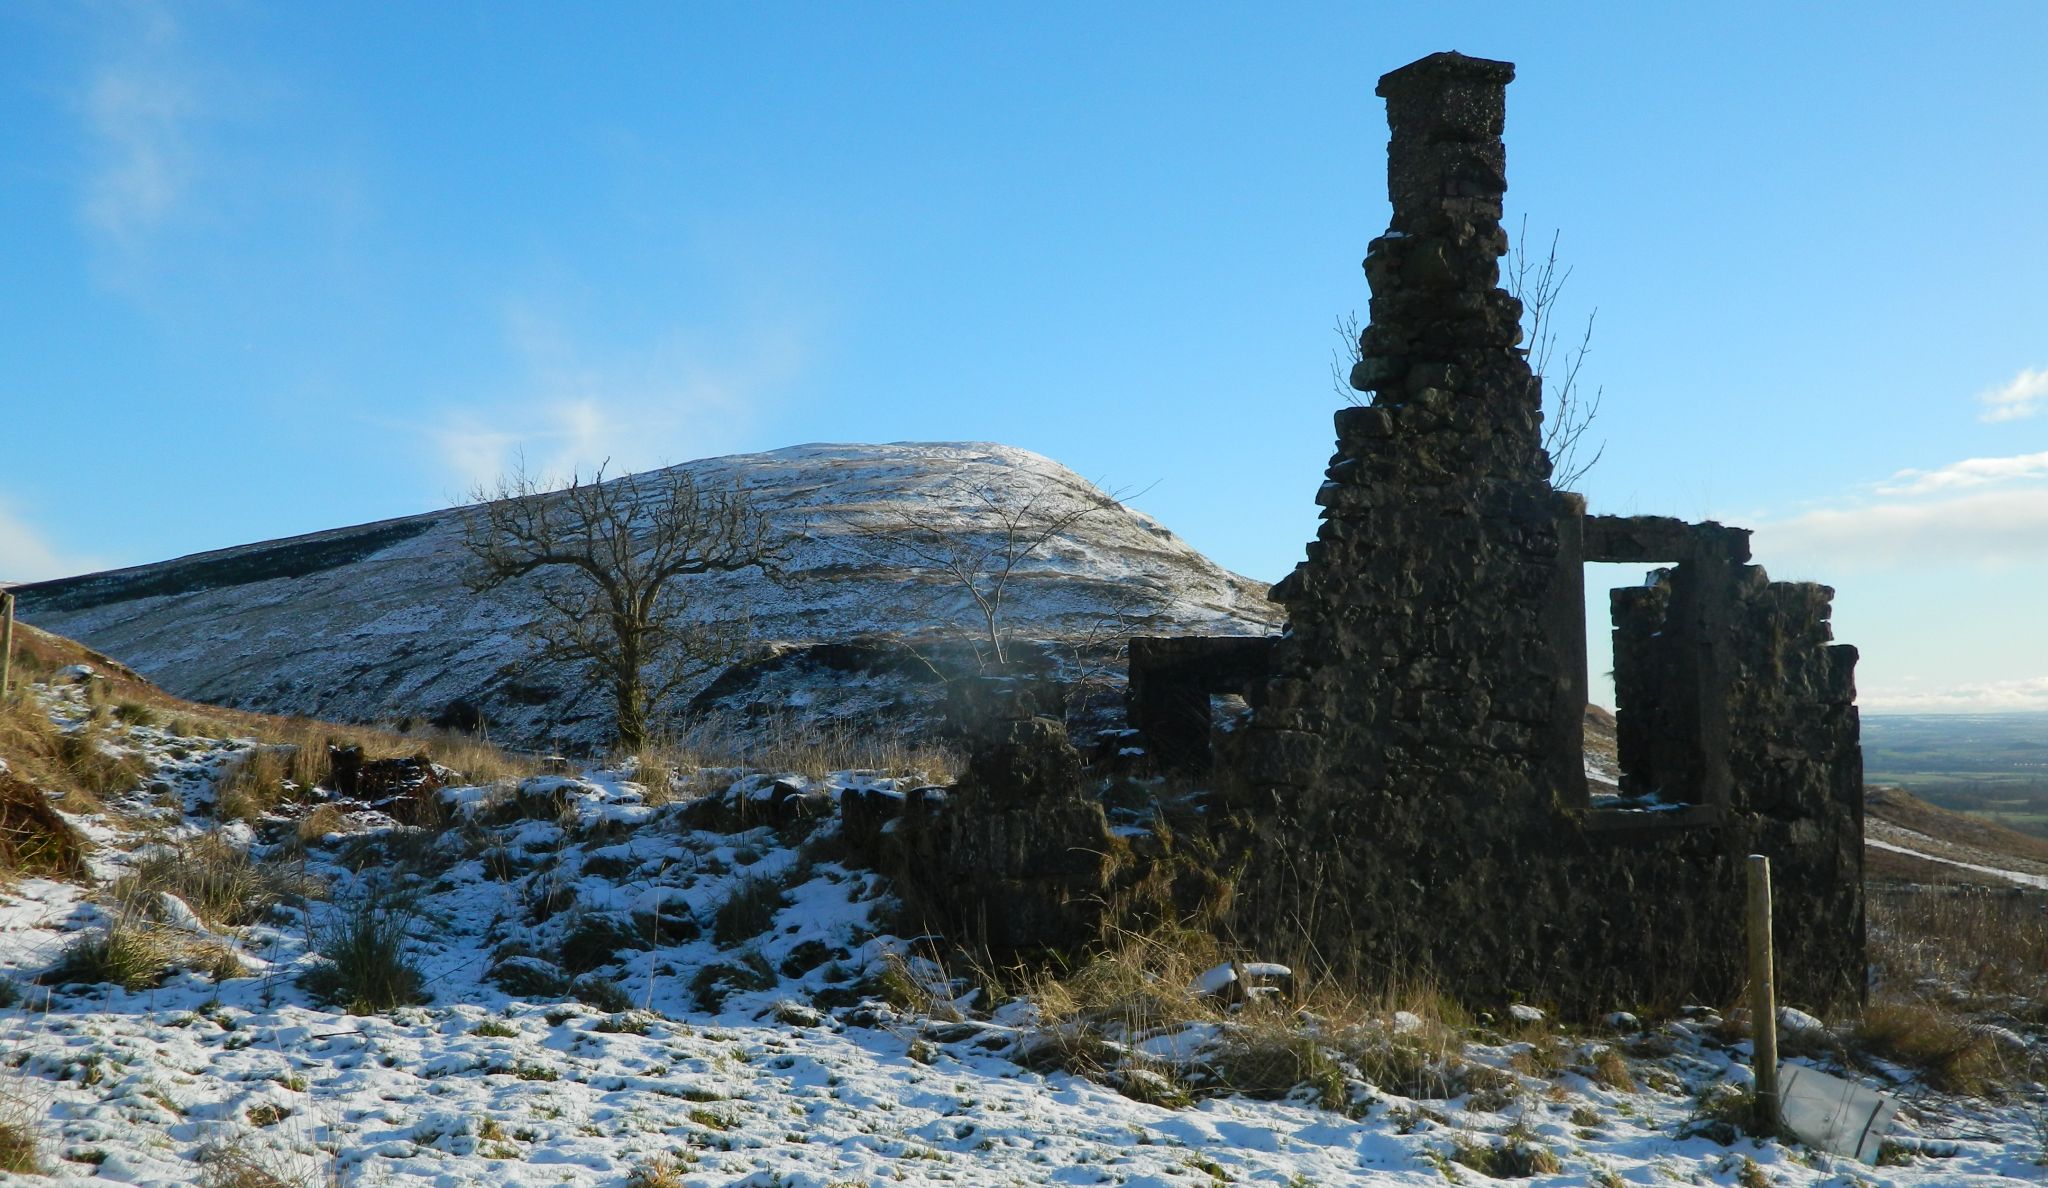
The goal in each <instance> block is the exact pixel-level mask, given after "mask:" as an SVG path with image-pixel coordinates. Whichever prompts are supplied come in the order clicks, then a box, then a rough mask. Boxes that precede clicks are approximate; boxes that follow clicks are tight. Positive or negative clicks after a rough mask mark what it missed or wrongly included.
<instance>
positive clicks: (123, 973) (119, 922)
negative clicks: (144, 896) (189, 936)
mask: <svg viewBox="0 0 2048 1188" xmlns="http://www.w3.org/2000/svg"><path fill="white" fill-rule="evenodd" d="M184 956H185V941H184V937H183V936H182V935H181V934H179V933H175V932H172V931H171V930H169V929H165V928H160V927H158V926H157V925H156V924H154V923H152V922H151V921H150V920H149V918H148V917H147V915H145V914H144V912H143V911H142V909H141V907H140V905H137V904H132V903H124V904H122V905H120V906H119V908H118V909H117V910H116V912H115V914H114V917H113V919H111V920H109V921H108V922H107V923H106V924H105V925H103V926H102V927H99V928H96V929H93V930H92V931H91V932H88V933H86V934H84V935H83V936H80V937H79V938H78V939H77V940H74V941H73V942H71V946H70V947H69V948H67V949H66V950H64V958H63V960H62V961H61V962H60V963H59V964H58V966H57V969H56V971H55V972H54V977H55V978H56V979H57V980H59V981H65V982H85V983H89V984H108V985H114V986H119V987H121V988H122V989H123V990H130V991H133V990H147V989H150V988H152V987H154V986H158V985H161V984H162V983H163V980H164V978H165V977H167V976H169V974H170V972H171V970H173V969H175V968H177V966H178V964H179V962H180V961H181V959H182V958H183V957H184Z"/></svg>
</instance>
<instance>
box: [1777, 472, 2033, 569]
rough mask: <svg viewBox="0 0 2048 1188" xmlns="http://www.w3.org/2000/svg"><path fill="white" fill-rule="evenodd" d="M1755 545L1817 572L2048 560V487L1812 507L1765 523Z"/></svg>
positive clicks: (2004, 563) (1992, 564)
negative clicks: (1851, 505) (1867, 503)
mask: <svg viewBox="0 0 2048 1188" xmlns="http://www.w3.org/2000/svg"><path fill="white" fill-rule="evenodd" d="M1756 551H1757V554H1758V555H1759V556H1760V557H1763V558H1765V559H1766V560H1767V561H1776V560H1777V559H1780V558H1783V559H1789V560H1791V561H1793V562H1794V563H1796V565H1797V566H1798V567H1799V568H1800V569H1802V570H1808V569H1810V570H1811V571H1813V572H1819V573H1834V572H1847V571H1856V570H1870V569H1885V568H1891V567H1895V566H1900V565H1910V566H1924V565H1927V564H1930V563H1935V562H1943V563H1963V564H1974V565H1977V566H1992V567H1998V566H2010V565H2017V564H2027V563H2037V562H2048V488H2042V487H2033V488H2025V489H2020V490H2005V491H1980V492H1976V493H1973V494H1967V495H1957V496H1952V497H1949V498H1946V499H1935V500H1927V501H1910V500H1894V501H1887V502H1881V503H1873V504H1870V505H1868V506H1863V507H1847V508H1827V509H1822V510H1818V511H1810V512H1806V513H1804V514H1803V515H1798V516H1794V517H1792V518H1791V519H1787V520H1781V521H1778V522H1776V523H1764V524H1760V525H1759V526H1758V527H1757V529H1756Z"/></svg>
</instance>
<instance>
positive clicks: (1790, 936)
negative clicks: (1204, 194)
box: [896, 53, 1864, 1015]
mask: <svg viewBox="0 0 2048 1188" xmlns="http://www.w3.org/2000/svg"><path fill="white" fill-rule="evenodd" d="M1513 77H1514V68H1513V67H1512V66H1511V65H1509V64H1508V63H1505V62H1493V61H1486V60H1483V59H1478V58H1469V57H1465V56H1463V55H1460V54H1455V53H1446V54H1435V55H1432V56H1430V57H1427V58H1424V59H1422V60H1421V61H1418V62H1414V63H1412V64H1410V65H1408V66H1404V67H1402V68H1401V69H1399V70H1396V71H1394V72H1392V73H1391V74H1388V75H1386V76H1385V77H1384V78H1382V79H1381V80H1380V84H1379V94H1380V95H1381V96H1383V97H1384V98H1385V99H1386V102H1387V116H1388V122H1389V123H1390V124H1391V126H1392V130H1393V139H1392V143H1391V144H1390V146H1389V150H1388V163H1387V185H1388V191H1389V194H1390V196H1391V198H1392V200H1393V223H1392V226H1391V227H1389V228H1388V230H1387V232H1386V234H1384V235H1382V236H1381V237H1379V238H1378V239H1375V240H1373V241H1372V243H1371V245H1370V247H1369V249H1368V254H1367V256H1366V260H1365V272H1366V277H1367V279H1368V281H1369V282H1370V284H1371V287H1372V306H1371V311H1372V317H1371V324H1370V325H1369V326H1368V327H1367V328H1366V330H1365V332H1364V333H1363V335H1362V336H1361V341H1360V346H1361V348H1362V351H1361V353H1362V360H1361V361H1360V362H1359V364H1358V365H1357V367H1356V368H1355V370H1354V371H1353V373H1352V376H1351V382H1352V384H1353V386H1354V387H1356V388H1358V389H1359V390H1360V391H1362V392H1366V393H1370V394H1371V400H1370V401H1369V402H1367V403H1365V404H1363V405H1360V406H1357V407H1349V408H1344V409H1340V410H1339V411H1338V412H1337V414H1336V431H1337V450H1336V454H1335V456H1334V457H1333V458H1332V459H1331V461H1330V465H1329V469H1328V470H1327V471H1326V472H1325V474H1326V477H1325V480H1324V482H1323V483H1322V485H1321V488H1320V489H1319V490H1318V491H1317V493H1316V502H1317V503H1318V504H1320V505H1321V506H1322V508H1323V512H1322V518H1323V524H1322V528H1321V530H1320V532H1319V533H1318V535H1317V538H1316V540H1314V541H1313V542H1311V543H1310V544H1309V546H1308V558H1307V560H1306V561H1304V562H1303V563H1302V564H1301V565H1299V566H1298V567H1297V568H1296V569H1295V571H1294V573H1293V574H1291V575H1290V576H1289V577H1287V578H1286V579H1285V580H1284V581H1282V582H1281V583H1280V584H1279V585H1278V586H1276V587H1274V591H1273V597H1274V598H1275V599H1276V600H1277V601H1279V602H1281V603H1283V604H1284V605H1285V607H1286V609H1287V612H1288V616H1289V622H1288V626H1287V629H1286V631H1285V633H1284V634H1283V635H1281V636H1279V637H1277V638H1266V639H1258V638H1251V639H1247V638H1242V637H1232V638H1212V637H1179V638H1161V639H1139V640H1135V641H1133V643H1132V648H1131V656H1130V686H1129V699H1130V717H1131V724H1132V725H1133V726H1134V727H1136V728H1137V731H1138V732H1139V733H1140V735H1141V736H1142V741H1143V743H1144V747H1145V749H1146V750H1147V751H1148V752H1149V754H1150V756H1151V757H1152V758H1153V759H1154V760H1155V761H1157V762H1158V763H1160V764H1162V765H1164V766H1167V767H1178V768H1180V769H1183V770H1188V771H1194V772H1198V773H1201V774H1199V775H1198V776H1197V779H1196V781H1195V782H1196V783H1197V784H1198V785H1199V786H1205V787H1208V788H1210V789H1212V790H1213V794H1212V796H1211V797H1210V799H1209V801H1208V803H1207V804H1206V805H1205V806H1203V808H1204V810H1205V811H1203V812H1201V813H1200V819H1201V820H1200V824H1199V825H1198V826H1196V827H1194V828H1193V829H1192V830H1191V829H1190V827H1189V826H1188V825H1187V823H1186V822H1182V823H1180V824H1179V825H1178V826H1176V827H1174V828H1171V829H1164V830H1154V831H1151V832H1150V833H1147V832H1145V831H1143V830H1137V831H1133V830H1131V829H1129V828H1125V829H1121V830H1119V829H1112V828H1111V827H1110V824H1109V822H1108V821H1107V820H1106V819H1105V816H1104V811H1103V806H1102V805H1101V804H1100V803H1098V802H1097V801H1096V800H1094V799H1091V797H1090V796H1089V795H1088V794H1087V793H1086V791H1085V790H1084V788H1083V786H1082V785H1083V780H1082V777H1081V774H1080V770H1079V767H1078V765H1077V763H1075V762H1074V761H1073V760H1072V759H1071V756H1072V752H1071V750H1068V749H1067V748H1066V742H1065V735H1064V732H1063V731H1061V730H1060V729H1059V725H1058V723H1056V722H1050V721H1046V720H1044V719H1037V720H1033V721H1028V722H1027V721H1022V720H1020V721H1018V722H1017V723H1016V724H1015V725H1014V726H1013V727H1012V728H1011V730H1010V734H1009V735H1008V736H1007V738H1006V739H1003V740H999V741H998V742H997V743H996V744H995V745H990V746H984V747H982V748H981V749H980V751H979V754H978V756H977V760H976V762H975V763H974V764H971V765H970V769H969V771H968V773H967V776H966V777H965V778H964V779H963V780H962V781H961V785H960V787H959V788H957V789H956V790H955V791H956V795H955V796H954V798H953V799H952V801H951V803H950V804H949V805H945V806H943V807H942V806H941V805H940V803H939V802H937V801H934V802H930V803H927V804H924V805H922V806H914V807H913V809H912V810H911V811H910V812H909V813H908V814H907V816H906V819H905V820H904V821H903V822H901V823H900V824H901V826H902V828H901V829H900V831H899V861H898V863H897V868H896V869H897V872H898V874H899V878H900V879H901V885H902V886H903V887H904V888H905V889H906V892H907V894H908V897H909V898H910V899H911V900H912V901H913V902H914V903H917V904H919V905H921V906H922V908H923V909H925V910H927V911H928V913H929V914H930V915H932V916H933V917H935V918H937V919H938V920H939V921H940V922H942V926H945V927H947V928H948V929H949V931H953V930H958V931H964V932H966V933H969V934H972V935H973V937H974V938H975V939H977V940H979V941H980V942H981V943H985V944H990V945H992V946H994V947H996V948H999V949H1002V948H1011V949H1014V948H1030V947H1034V946H1036V947H1045V946H1048V945H1049V946H1052V947H1059V946H1060V945H1062V944H1066V943H1073V942H1075V941H1076V940H1077V939H1079V940H1082V941H1085V938H1086V937H1087V936H1088V935H1089V934H1090V933H1091V930H1092V931H1094V932H1095V933H1096V934H1097V935H1099V934H1100V930H1101V929H1102V928H1104V927H1108V926H1112V925H1114V924H1117V923H1121V922H1124V921H1125V920H1128V919H1129V918H1130V916H1131V914H1132V913H1139V914H1144V913H1149V914H1150V916H1151V918H1152V919H1153V920H1155V921H1156V920H1158V919H1159V918H1160V917H1162V916H1170V917H1174V918H1176V919H1180V920H1183V921H1185V920H1186V919H1188V918H1190V917H1199V918H1202V919H1206V920H1209V921H1212V922H1214V923H1216V924H1217V925H1218V926H1219V927H1221V928H1222V929H1223V930H1224V931H1225V932H1226V934H1227V935H1228V937H1229V939H1231V940H1233V941H1234V942H1236V943H1238V944H1240V945H1242V946H1244V947H1246V948H1248V949H1251V950H1253V951H1255V952H1257V953H1258V954H1259V955H1261V956H1269V957H1278V958H1281V959H1286V960H1303V959H1305V960H1307V961H1309V962H1311V963H1313V964H1316V965H1320V966H1323V967H1325V968H1327V969H1328V970H1329V971H1330V972H1334V973H1336V974H1338V975H1340V976H1347V977H1357V978H1362V979H1364V980H1365V981H1367V982H1368V983H1373V984H1384V983H1389V982H1392V983H1402V982H1407V983H1418V982H1429V983H1433V984H1434V985H1436V986H1438V987H1440V988H1441V989H1443V990H1445V991H1447V992H1449V993H1450V994H1452V995H1454V996H1456V997H1459V998H1462V999H1465V1000H1468V1001H1477V1002H1484V1001H1497V1000H1499V999H1502V998H1505V997H1510V996H1512V997H1520V998H1524V999H1528V1000H1533V1001H1539V1002H1548V1003H1551V1004H1554V1005H1556V1006H1558V1007H1560V1008H1562V1009H1563V1010H1565V1011H1566V1012H1568V1013H1572V1014H1580V1015H1584V1014H1591V1013H1594V1012H1598V1011H1603V1010H1609V1009H1615V1008H1624V1007H1633V1006H1641V1005H1676V1004H1677V1003H1679V1002H1686V1001H1692V1002H1706V1003H1710V1004H1714V1005H1723V1004H1727V1003H1730V1002H1733V1001H1735V1000H1736V999H1737V997H1738V995H1739V994H1740V993H1741V990H1742V986H1743V967H1742V954H1743V914H1742V908H1743V900H1744V878H1743V865H1744V858H1745V856H1746V855H1748V854H1751V853H1763V854H1767V855H1769V856H1770V857H1771V858H1772V861H1773V873H1774V883H1775V889H1776V896H1777V906H1778V912H1777V915H1778V930H1777V941H1778V973H1779V984H1780V991H1781V994H1782V995H1783V997H1784V998H1785V1000H1787V1001H1789V1002H1793V1003H1797V1004H1800V1005H1803V1006H1807V1007H1810V1008H1815V1009H1820V1010H1831V1009H1836V1008H1840V1007H1845V1006H1853V1005H1855V1004H1858V1003H1860V1001H1861V998H1862V994H1863V986H1864V923H1863V877H1862V876H1863V820H1862V760H1861V753H1860V751H1859V750H1858V745H1857V716H1856V708H1855V704H1854V702H1855V687H1854V680H1853V674H1854V668H1855V662H1856V652H1855V649H1854V648H1851V647H1847V646H1844V645H1837V644H1833V643H1831V642H1830V640H1831V635H1830V631H1829V626H1828V615H1829V600H1830V597H1831V594H1832V592H1831V591H1830V590H1829V589H1828V588H1827V587H1825V586H1819V585H1813V584H1807V583H1790V582H1773V581H1771V580H1770V579H1769V578H1768V577H1767V576H1766V575H1765V573H1764V571H1763V570H1762V569H1761V568H1759V567H1757V566H1755V565H1751V564H1749V563H1748V561H1749V548H1748V533H1747V532H1746V531H1744V530H1742V529H1738V528H1727V527H1723V526H1722V525H1720V524H1714V523H1704V524H1687V523H1683V522H1681V521H1678V520H1674V519H1666V518H1661V517H1654V516H1632V517H1614V516H1596V515H1588V514H1587V511H1586V505H1585V501H1584V499H1582V498H1581V497H1580V496H1578V495H1575V494H1572V493H1570V492H1567V491H1560V490H1557V489H1556V488H1554V487H1553V486H1552V485H1551V483H1550V473H1551V463H1550V459H1549V458H1548V457H1546V455H1545V452H1544V448H1543V431H1542V419H1543V417H1542V388H1541V381H1540V380H1539V379H1538V378H1537V377H1536V376H1534V375H1533V374H1532V373H1531V371H1530V368H1529V364H1528V361H1527V359H1526V358H1525V355H1524V352H1523V351H1522V350H1521V349H1520V342H1521V337H1522V331H1521V325H1520V323H1521V313H1522V310H1521V306H1520V303H1519V302H1518V301H1516V299H1515V298H1514V297H1512V296H1510V295H1509V294H1508V293H1507V292H1505V291H1503V290H1502V289H1501V287H1500V267H1499V261H1500V257H1501V256H1502V255H1503V254H1504V253H1505V252H1506V250H1507V236H1506V235H1505V233H1504V232H1503V231H1502V229H1501V214H1502V205H1501V200H1502V195H1503V194H1504V193H1505V191H1506V189H1507V180H1506V167H1507V156H1506V150H1505V148H1504V147H1503V144H1502V141H1501V133H1502V126H1503V122H1504V116H1505V99H1506V89H1507V84H1508V82H1509V81H1510V80H1511V79H1512V78H1513ZM1591 562H1632V563H1640V564H1641V565H1643V566H1644V568H1645V570H1646V571H1647V572H1648V575H1649V576H1648V580H1646V581H1645V582H1644V583H1643V584H1642V585H1640V586H1633V587H1630V588H1626V589H1619V590H1615V591H1612V593H1611V595H1610V599H1611V604H1612V610H1613V622H1614V655H1615V673H1614V676H1615V684H1616V694H1617V702H1618V705H1617V714H1616V717H1617V735H1618V749H1619V753H1620V763H1621V768H1622V777H1621V787H1620V792H1621V795H1618V796H1614V795H1609V796H1603V797H1602V798H1601V799H1600V800H1599V801H1597V802H1596V800H1595V799H1594V797H1593V796H1591V795H1590V794H1589V791H1588V783H1587V777H1586V769H1585V761H1584V749H1585V748H1584V741H1585V740H1584V723H1585V711H1586V698H1587V673H1586V663H1587V661H1586V638H1585V626H1584V622H1585V620H1584V614H1583V608H1584V604H1585V566H1586V565H1587V564H1588V563H1591ZM1218 694H1238V695H1241V696H1242V698H1243V700H1244V702H1245V704H1246V705H1247V706H1248V710H1249V712H1248V713H1240V714H1237V715H1235V716H1233V718H1232V720H1231V727H1232V728H1231V729H1228V730H1223V729H1219V728H1217V726H1216V724H1215V723H1212V709H1211V706H1212V698H1214V697H1215V696H1216V695H1218ZM1062 754H1064V755H1066V756H1069V757H1070V758H1068V759H1066V760H1060V761H1058V762H1054V761H1051V760H1048V759H1047V758H1046V756H1048V755H1050V756H1053V757H1055V758H1057V756H1059V755H1062ZM1169 843H1170V846H1169ZM1173 847H1177V848H1173ZM1120 916H1121V917H1122V919H1120V918H1119V917H1120Z"/></svg>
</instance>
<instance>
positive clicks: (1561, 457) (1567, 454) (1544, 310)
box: [1330, 218, 1607, 488]
mask: <svg viewBox="0 0 2048 1188" xmlns="http://www.w3.org/2000/svg"><path fill="white" fill-rule="evenodd" d="M1528 235H1529V220H1528V219H1526V218H1524V219H1523V220H1522V229H1521V232H1520V234H1518V235H1517V236H1516V239H1515V247H1514V250H1513V251H1512V252H1511V253H1510V254H1509V259H1508V264H1507V267H1506V268H1505V269H1504V270H1503V273H1502V276H1501V279H1502V280H1503V281H1505V282H1506V284H1507V290H1508V292H1509V293H1510V294H1512V295H1513V296H1514V297H1515V299H1516V300H1518V301H1520V302H1521V303H1522V341H1523V343H1524V344H1525V349H1526V350H1527V351H1528V355H1529V369H1530V370H1531V371H1534V372H1535V373H1536V378H1538V379H1540V380H1542V381H1543V403H1544V405H1545V408H1544V410H1543V426H1544V428H1543V449H1544V452H1545V453H1548V454H1549V455H1550V463H1551V478H1550V481H1551V484H1552V485H1553V486H1556V487H1560V488H1570V487H1571V486H1572V485H1573V484H1575V483H1577V482H1578V481H1579V480H1580V479H1582V478H1584V477H1586V473H1587V472H1588V471H1590V470H1592V469H1593V467H1594V465H1596V464H1597V463H1598V462H1599V461H1600V457H1601V455H1602V454H1605V453H1606V452H1607V444H1606V443H1605V442H1601V443H1599V444H1598V445H1595V446H1593V453H1592V456H1591V457H1589V458H1584V459H1582V458H1581V457H1580V454H1581V448H1582V446H1583V445H1584V444H1586V443H1585V436H1586V431H1587V430H1588V429H1590V428H1592V425H1593V422H1594V421H1595V420H1597V419H1598V418H1599V416H1600V398H1601V397H1602V396H1604V395H1606V392H1607V389H1606V388H1604V387H1601V388H1595V389H1594V390H1593V394H1592V395H1591V396H1590V397H1589V396H1587V395H1586V393H1585V391H1584V389H1582V388H1580V387H1579V369H1580V368H1581V367H1583V366H1584V365H1585V362H1586V356H1587V355H1589V354H1591V353H1592V351H1593V319H1594V317H1595V316H1597V315H1598V314H1599V312H1600V311H1599V310H1597V309H1596V310H1594V311H1593V312H1592V313H1589V314H1587V315H1586V329H1585V331H1584V332H1583V333H1581V334H1580V335H1579V342H1578V345H1577V346H1575V347H1572V348H1570V349H1568V350H1565V351H1563V352H1560V351H1559V350H1558V342H1557V303H1558V298H1559V295H1560V294H1562V293H1563V291H1564V284H1565V282H1566V281H1567V280H1570V279H1571V275H1572V270H1571V268H1570V267H1569V266H1561V265H1560V264H1559V262H1558V259H1557V239H1558V233H1557V232H1552V233H1551V236H1550V251H1549V253H1548V254H1547V255H1545V256H1544V258H1543V259H1542V260H1540V261H1539V260H1536V259H1533V258H1532V257H1531V256H1530V255H1529V250H1528ZM1359 330H1360V327H1359V325H1358V315H1357V314H1356V313H1349V314H1345V315H1344V316H1342V317H1340V318H1338V319H1337V326H1336V331H1337V337H1338V339H1339V340H1340V341H1341V342H1342V343H1343V344H1344V345H1343V346H1342V347H1340V348H1338V349H1337V350H1334V351H1332V352H1331V353H1330V384H1331V386H1332V387H1333V388H1335V389H1336V390H1337V394H1338V395H1340V396H1342V397H1344V399H1345V400H1347V401H1349V402H1350V403H1353V404H1356V403H1358V400H1359V396H1358V392H1357V391H1356V390H1354V389H1353V388H1352V386H1351V369H1352V367H1353V366H1355V365H1356V364H1357V363H1358V361H1359V359H1360V358H1361V357H1362V348H1361V347H1360V345H1359Z"/></svg>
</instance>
